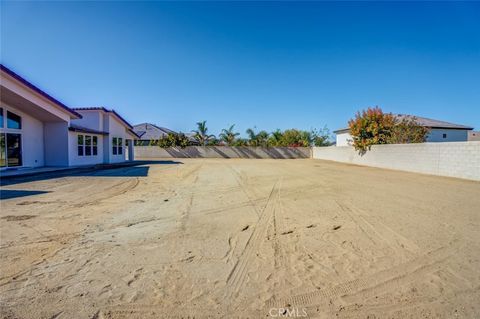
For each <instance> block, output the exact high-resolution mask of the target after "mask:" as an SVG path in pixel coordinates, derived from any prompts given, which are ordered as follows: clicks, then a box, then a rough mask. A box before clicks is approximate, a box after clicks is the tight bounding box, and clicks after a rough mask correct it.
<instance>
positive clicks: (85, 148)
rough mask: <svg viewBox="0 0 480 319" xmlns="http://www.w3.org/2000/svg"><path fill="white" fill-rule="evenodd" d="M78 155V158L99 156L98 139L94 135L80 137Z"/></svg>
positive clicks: (78, 138)
mask: <svg viewBox="0 0 480 319" xmlns="http://www.w3.org/2000/svg"><path fill="white" fill-rule="evenodd" d="M77 154H78V156H92V155H93V156H96V155H98V137H97V136H92V135H78V136H77Z"/></svg>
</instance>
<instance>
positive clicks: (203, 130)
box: [192, 121, 215, 146]
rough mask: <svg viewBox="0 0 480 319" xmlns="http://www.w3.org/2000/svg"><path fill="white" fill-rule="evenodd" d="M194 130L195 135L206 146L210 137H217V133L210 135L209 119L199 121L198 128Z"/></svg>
mask: <svg viewBox="0 0 480 319" xmlns="http://www.w3.org/2000/svg"><path fill="white" fill-rule="evenodd" d="M192 132H193V133H195V135H194V136H193V137H194V138H195V139H196V140H197V142H198V143H199V144H200V145H202V146H205V145H206V144H207V142H208V140H209V139H211V138H214V137H215V135H208V128H207V121H202V122H197V129H196V130H193V131H192Z"/></svg>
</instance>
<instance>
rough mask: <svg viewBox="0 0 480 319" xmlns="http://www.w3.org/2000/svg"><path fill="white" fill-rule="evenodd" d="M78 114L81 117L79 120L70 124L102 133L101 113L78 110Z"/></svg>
mask: <svg viewBox="0 0 480 319" xmlns="http://www.w3.org/2000/svg"><path fill="white" fill-rule="evenodd" d="M77 112H78V113H80V114H81V115H82V118H81V119H74V120H71V123H72V124H76V125H79V126H83V127H86V128H89V129H93V130H97V131H103V116H104V114H103V112H102V111H98V110H88V111H83V110H78V111H77Z"/></svg>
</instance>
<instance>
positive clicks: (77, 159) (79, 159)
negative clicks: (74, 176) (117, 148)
mask: <svg viewBox="0 0 480 319" xmlns="http://www.w3.org/2000/svg"><path fill="white" fill-rule="evenodd" d="M78 135H83V136H87V135H88V136H96V137H97V155H88V156H87V155H85V153H84V155H82V156H80V155H78ZM68 153H69V155H68V157H69V160H70V166H77V165H92V164H102V163H103V135H100V134H91V133H79V132H70V131H69V132H68Z"/></svg>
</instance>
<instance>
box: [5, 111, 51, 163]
mask: <svg viewBox="0 0 480 319" xmlns="http://www.w3.org/2000/svg"><path fill="white" fill-rule="evenodd" d="M1 105H2V107H3V110H4V111H3V112H4V117H6V116H7V111H10V112H13V113H15V114H17V115H19V116H21V118H22V125H21V127H22V128H21V129H20V130H15V129H8V128H7V127H6V126H5V127H4V128H0V131H1V132H5V133H16V134H21V135H22V162H23V165H22V166H23V167H39V166H44V165H45V161H44V134H43V129H44V126H43V122H41V121H40V120H38V119H36V118H34V117H32V116H30V115H29V114H26V113H24V112H22V111H20V110H19V109H18V108H16V107H13V106H10V105H7V104H6V103H4V102H2V103H1Z"/></svg>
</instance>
